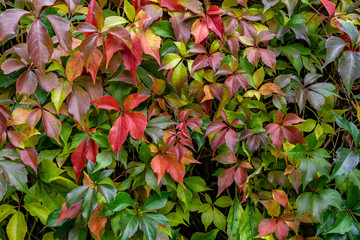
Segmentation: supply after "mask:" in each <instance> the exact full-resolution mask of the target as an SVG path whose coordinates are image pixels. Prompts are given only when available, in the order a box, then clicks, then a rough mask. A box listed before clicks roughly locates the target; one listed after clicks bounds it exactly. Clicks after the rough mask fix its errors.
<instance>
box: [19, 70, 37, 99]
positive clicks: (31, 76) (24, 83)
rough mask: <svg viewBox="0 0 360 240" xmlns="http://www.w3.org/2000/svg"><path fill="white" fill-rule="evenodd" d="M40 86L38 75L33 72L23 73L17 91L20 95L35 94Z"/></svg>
mask: <svg viewBox="0 0 360 240" xmlns="http://www.w3.org/2000/svg"><path fill="white" fill-rule="evenodd" d="M37 85H38V82H37V79H36V75H35V73H34V72H33V71H31V70H27V71H25V72H23V73H22V74H21V75H20V77H19V78H18V80H17V82H16V91H17V92H18V93H26V94H28V95H30V94H33V93H34V92H35V90H36V87H37Z"/></svg>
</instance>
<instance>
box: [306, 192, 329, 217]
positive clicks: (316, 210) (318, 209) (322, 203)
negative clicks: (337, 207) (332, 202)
mask: <svg viewBox="0 0 360 240" xmlns="http://www.w3.org/2000/svg"><path fill="white" fill-rule="evenodd" d="M327 208H328V204H327V200H326V199H323V198H322V197H321V195H319V194H313V195H312V197H311V200H310V209H311V214H312V215H313V217H314V218H315V219H316V220H317V221H319V222H320V223H323V215H324V213H325V211H326V210H327Z"/></svg>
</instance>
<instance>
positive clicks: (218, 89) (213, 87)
mask: <svg viewBox="0 0 360 240" xmlns="http://www.w3.org/2000/svg"><path fill="white" fill-rule="evenodd" d="M209 89H210V92H211V94H212V95H213V96H214V97H216V99H217V100H219V101H220V102H222V97H223V92H224V86H223V85H222V84H220V83H210V85H209Z"/></svg>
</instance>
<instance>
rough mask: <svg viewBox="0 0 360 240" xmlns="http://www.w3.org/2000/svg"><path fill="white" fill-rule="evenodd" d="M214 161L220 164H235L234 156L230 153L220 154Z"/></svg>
mask: <svg viewBox="0 0 360 240" xmlns="http://www.w3.org/2000/svg"><path fill="white" fill-rule="evenodd" d="M215 160H216V161H218V162H220V163H222V164H234V163H237V160H236V156H235V154H234V153H232V152H222V153H220V154H219V155H217V156H216V157H215Z"/></svg>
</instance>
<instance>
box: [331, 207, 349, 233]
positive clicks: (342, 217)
mask: <svg viewBox="0 0 360 240" xmlns="http://www.w3.org/2000/svg"><path fill="white" fill-rule="evenodd" d="M352 225H353V220H352V218H351V217H350V216H349V214H348V213H347V212H346V211H341V212H338V213H337V215H336V222H335V223H334V224H333V225H332V226H331V227H330V228H329V230H328V231H327V232H326V233H327V234H330V233H338V234H340V235H344V234H345V233H347V232H348V231H349V230H350V228H351V226H352Z"/></svg>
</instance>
